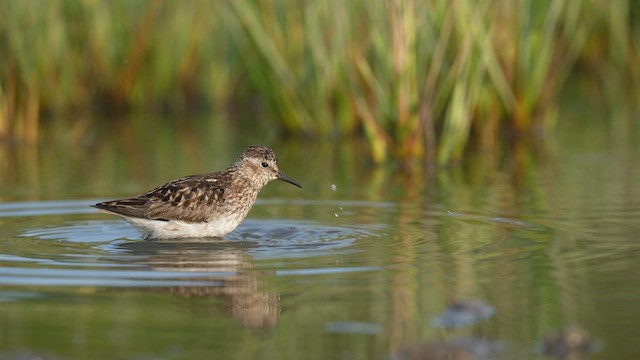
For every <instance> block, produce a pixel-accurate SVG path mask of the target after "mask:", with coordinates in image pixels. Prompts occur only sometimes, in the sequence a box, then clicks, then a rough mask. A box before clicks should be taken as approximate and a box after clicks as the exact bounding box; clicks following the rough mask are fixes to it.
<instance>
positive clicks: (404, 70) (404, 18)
mask: <svg viewBox="0 0 640 360" xmlns="http://www.w3.org/2000/svg"><path fill="white" fill-rule="evenodd" d="M638 10H640V7H638V6H637V5H635V3H632V2H629V1H625V0H620V1H616V2H613V3H610V2H608V1H604V0H555V1H537V0H520V1H512V0H497V1H496V0H451V1H449V0H447V1H444V0H443V1H415V0H406V1H403V0H390V1H381V0H374V1H351V2H323V1H301V0H228V1H220V2H190V1H188V2H178V1H143V0H138V1H112V2H108V1H98V0H94V1H89V0H87V1H74V2H72V1H63V0H50V1H11V0H0V52H1V53H2V57H3V61H2V62H0V137H2V138H5V139H26V140H33V139H36V138H37V137H38V130H39V128H40V126H39V125H40V124H41V123H42V121H44V120H43V116H42V115H43V114H53V115H60V114H77V113H87V112H95V111H97V112H105V111H114V110H116V111H143V110H144V111H148V110H155V111H164V110H167V109H170V110H178V111H183V110H185V111H186V110H191V109H207V110H209V111H228V109H229V106H228V105H229V104H236V105H237V104H242V106H233V108H234V109H235V110H237V111H243V110H244V109H250V110H251V111H256V110H255V106H253V105H254V104H258V105H259V108H258V109H259V110H258V111H260V115H259V116H258V117H257V118H256V120H255V121H269V124H270V125H271V126H274V125H275V126H277V127H278V128H280V129H281V130H282V131H283V132H286V133H289V134H304V135H307V136H317V135H322V136H326V135H333V136H351V135H360V134H362V135H364V136H366V138H367V139H368V143H369V144H370V149H371V151H370V153H371V157H372V159H373V160H375V161H377V162H382V161H385V160H386V159H388V158H397V159H401V160H404V161H411V160H414V159H428V160H435V159H437V161H438V162H439V163H448V162H450V161H455V160H458V159H460V158H461V157H462V156H463V154H464V152H465V150H466V149H468V148H469V144H471V143H474V142H475V143H478V144H479V146H485V147H494V146H496V145H497V144H498V143H500V142H501V141H503V140H504V139H507V138H518V139H526V138H527V137H528V136H529V135H532V134H540V133H543V132H544V131H548V129H549V128H552V127H553V124H554V122H555V121H556V120H557V119H556V118H557V108H558V105H559V101H558V98H559V96H560V94H561V93H562V90H563V89H565V88H566V86H567V83H568V80H569V79H574V78H581V77H586V78H588V79H591V80H592V83H595V84H603V85H604V86H602V87H603V88H604V91H603V93H604V95H605V97H609V99H610V100H611V101H614V100H615V99H619V98H620V96H621V95H623V94H624V96H628V94H631V99H632V101H631V102H630V103H637V100H638V98H639V96H638V95H639V94H640V91H639V89H640V69H639V68H638V66H639V65H638V64H640V62H639V61H638V60H639V56H638V55H639V54H640V48H639V44H640V41H639V40H640V29H638V25H637V24H635V22H634V20H637V19H638V18H640V14H639V13H638ZM620 89H624V90H620ZM256 100H258V101H256ZM616 101H617V100H616ZM249 105H250V106H249ZM51 118H55V116H52V117H51ZM176 118H179V117H176ZM176 121H179V120H176Z"/></svg>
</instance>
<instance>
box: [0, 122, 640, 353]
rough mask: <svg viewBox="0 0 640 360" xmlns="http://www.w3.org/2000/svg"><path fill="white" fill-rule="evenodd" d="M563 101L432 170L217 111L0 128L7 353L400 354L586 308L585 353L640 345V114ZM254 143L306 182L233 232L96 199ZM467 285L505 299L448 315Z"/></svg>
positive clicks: (572, 319)
mask: <svg viewBox="0 0 640 360" xmlns="http://www.w3.org/2000/svg"><path fill="white" fill-rule="evenodd" d="M566 116H567V119H564V121H563V122H562V127H561V128H560V129H559V131H558V134H559V135H558V136H557V137H556V138H550V139H545V140H544V141H543V142H542V144H538V145H535V146H534V145H531V146H524V145H521V147H517V148H511V149H496V150H495V151H486V152H483V153H476V154H470V156H469V157H468V159H467V160H466V161H465V162H464V163H462V164H460V165H459V166H454V167H449V168H442V169H438V170H437V171H436V172H435V173H434V174H428V173H426V172H425V171H423V169H422V167H421V166H420V164H417V165H415V166H414V167H413V168H412V169H409V170H407V171H402V170H399V169H398V168H397V167H395V166H393V165H391V164H390V165H387V166H385V167H371V166H369V165H368V164H367V162H366V160H365V157H364V155H363V154H364V153H363V152H362V151H361V149H360V146H359V144H358V143H354V142H349V141H346V140H344V141H343V140H337V141H326V142H314V143H307V142H303V141H281V140H277V137H276V135H275V134H272V133H270V132H268V131H266V132H265V131H263V130H264V129H257V131H255V132H253V133H247V132H246V131H242V130H241V126H239V125H233V124H234V123H233V122H231V121H221V119H214V118H212V119H204V120H206V121H202V120H203V119H199V120H197V121H196V120H189V119H185V121H184V124H182V125H181V126H180V127H179V128H173V127H172V126H173V125H169V122H166V121H164V120H163V119H161V118H159V119H158V120H157V126H156V127H155V128H149V127H140V128H135V127H132V126H131V125H129V124H131V123H134V122H128V121H126V120H127V119H115V120H114V121H113V122H111V123H110V125H105V127H104V128H96V129H90V130H89V132H88V134H87V135H86V136H83V137H82V138H81V139H77V138H73V137H66V136H65V135H60V134H57V133H56V130H55V129H48V130H47V131H46V133H45V136H44V137H43V139H42V141H40V142H39V143H38V144H36V145H33V146H31V145H20V144H14V145H5V146H3V147H2V148H0V171H1V173H0V174H1V175H0V200H2V202H1V203H0V329H1V333H0V359H5V358H6V359H13V358H25V359H26V358H34V357H39V358H43V359H114V358H117V359H180V358H217V359H225V358H228V359H303V358H305V359H388V358H394V357H395V356H396V355H397V354H398V353H402V352H403V351H407V349H414V348H417V347H420V346H423V345H424V344H441V345H442V344H451V343H454V342H456V341H467V342H477V343H480V342H482V343H483V344H488V345H486V346H485V348H483V349H484V350H486V351H487V352H488V354H487V355H486V356H485V357H484V358H504V359H535V358H542V357H543V356H542V355H541V354H540V351H539V348H540V343H541V341H542V339H543V338H544V337H545V336H546V335H548V334H551V333H554V332H556V331H558V330H559V329H561V328H563V327H565V326H570V325H577V326H580V327H581V328H583V329H585V330H586V331H588V332H589V333H591V335H592V336H593V338H595V339H596V340H597V343H598V346H597V347H598V351H596V352H594V353H593V354H591V355H590V357H589V358H593V359H637V358H638V357H640V345H639V344H640V343H639V342H638V339H640V261H639V260H638V256H639V255H640V242H639V236H640V235H639V234H640V181H638V179H640V170H639V166H638V164H640V146H639V145H638V141H640V136H639V131H638V127H637V126H635V125H633V124H637V119H636V120H631V121H622V122H620V121H618V122H608V121H599V120H600V119H595V120H593V121H589V119H587V120H585V119H583V118H581V117H578V116H571V115H566ZM605 123H611V124H613V123H615V124H631V126H627V127H624V126H622V127H620V126H618V127H613V126H611V127H607V126H605V125H602V124H605ZM253 143H261V144H265V145H269V146H272V147H273V148H274V149H275V150H276V153H277V154H278V155H279V161H280V166H281V169H282V170H283V171H285V172H286V173H287V174H289V175H290V176H291V177H293V178H294V179H296V180H298V181H299V182H300V183H302V184H303V186H304V188H303V189H302V190H300V189H297V188H295V187H293V186H290V185H288V184H286V183H280V182H275V183H271V184H270V185H269V186H268V187H267V188H265V189H264V190H263V192H262V194H261V196H260V201H259V202H258V204H257V205H256V206H255V207H254V209H253V210H252V211H251V213H250V215H249V218H248V220H247V221H246V222H245V223H244V224H243V225H242V226H241V227H240V228H239V229H238V230H237V231H235V232H234V233H232V234H230V235H229V236H228V237H227V238H226V239H224V240H216V241H208V242H196V241H190V242H148V241H142V240H140V239H139V236H138V234H137V233H136V232H135V230H134V229H133V228H131V227H130V226H129V225H128V224H126V223H125V222H123V221H121V220H119V219H117V218H115V217H110V216H107V215H104V214H99V213H98V212H97V211H95V210H94V209H92V208H90V207H89V205H90V204H92V203H95V202H96V201H98V200H100V199H106V198H116V197H123V196H129V195H133V194H136V193H139V192H143V191H145V190H148V189H149V188H151V187H154V186H156V185H160V184H161V183H163V182H165V181H168V180H171V179H173V178H177V177H179V176H183V175H186V174H194V173H202V172H207V171H211V170H218V169H222V168H224V167H226V166H227V165H228V164H229V163H230V162H231V161H232V160H233V159H234V158H235V157H236V156H237V155H238V154H239V153H240V152H241V151H242V150H243V149H244V148H245V146H246V145H249V144H253ZM466 299H480V300H482V301H484V302H485V303H487V304H489V305H490V306H492V307H493V308H494V309H495V315H494V316H492V317H490V318H488V319H486V320H484V321H482V322H479V323H477V324H472V325H468V326H462V327H460V328H456V329H453V330H447V329H442V328H438V327H437V326H436V325H435V324H434V321H433V319H434V318H436V317H438V316H439V315H440V314H442V313H443V312H444V310H445V308H446V307H447V305H448V304H450V303H451V302H453V301H458V300H466ZM461 339H462V340H461ZM585 358H586V357H585Z"/></svg>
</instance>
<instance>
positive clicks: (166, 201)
mask: <svg viewBox="0 0 640 360" xmlns="http://www.w3.org/2000/svg"><path fill="white" fill-rule="evenodd" d="M220 182H221V181H220V178H216V177H213V176H203V175H195V176H187V177H184V178H180V179H178V180H174V181H172V182H170V183H167V184H165V185H162V186H160V187H157V188H155V189H153V190H151V191H149V192H147V193H146V194H144V195H140V196H136V197H132V198H129V199H121V200H113V201H107V202H103V203H99V204H96V205H95V207H97V208H98V209H102V210H106V211H109V212H113V213H116V214H119V215H124V216H132V217H138V218H146V219H152V220H181V221H186V222H203V221H206V220H207V219H208V218H209V216H210V215H211V214H212V213H214V212H215V211H216V208H217V207H218V205H219V204H220V203H221V202H222V201H224V198H223V195H224V188H223V187H222V186H220Z"/></svg>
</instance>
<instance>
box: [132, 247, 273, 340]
mask: <svg viewBox="0 0 640 360" xmlns="http://www.w3.org/2000/svg"><path fill="white" fill-rule="evenodd" d="M252 246H254V244H253V243H252V242H247V241H234V242H230V241H224V240H219V241H211V239H207V240H206V241H204V240H203V239H181V240H176V241H161V242H160V241H153V242H147V241H145V242H129V243H125V244H121V245H120V247H121V248H122V249H123V250H126V251H128V252H129V254H130V255H134V256H140V257H141V259H140V260H139V263H142V264H143V265H148V266H149V267H151V268H152V269H153V270H155V271H159V272H163V271H165V272H168V271H171V272H176V271H184V272H185V280H193V279H197V280H202V281H203V285H202V286H193V285H185V286H170V287H163V288H155V290H156V291H162V292H168V293H171V294H174V295H177V296H182V297H193V298H211V299H216V300H218V301H216V304H218V306H220V307H221V308H222V310H223V311H224V312H226V313H228V314H230V315H231V316H232V317H233V318H235V319H236V320H237V321H239V322H240V323H241V324H242V325H243V326H245V327H248V328H254V329H265V328H270V327H273V326H275V325H276V324H277V323H278V319H279V316H280V306H279V297H278V295H277V294H273V293H268V292H264V291H260V290H259V289H260V287H261V285H262V284H261V283H262V281H261V280H260V277H262V276H264V275H266V273H265V272H264V271H261V272H257V271H252V269H253V267H254V265H253V264H252V262H251V261H252V257H251V255H249V254H247V252H246V251H247V249H249V248H251V247H252ZM202 273H208V274H211V275H210V276H206V277H202V276H201V275H202ZM190 274H192V275H195V276H189V275H190ZM212 283H213V284H215V285H211V284H212Z"/></svg>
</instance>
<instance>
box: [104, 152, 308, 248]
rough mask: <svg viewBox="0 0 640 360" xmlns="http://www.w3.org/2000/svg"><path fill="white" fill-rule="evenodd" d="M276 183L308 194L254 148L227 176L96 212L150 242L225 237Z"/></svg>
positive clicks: (192, 180) (170, 187)
mask: <svg viewBox="0 0 640 360" xmlns="http://www.w3.org/2000/svg"><path fill="white" fill-rule="evenodd" d="M276 179H277V180H282V181H286V182H288V183H290V184H293V185H295V186H297V187H299V188H302V186H300V184H298V183H297V182H296V181H295V180H293V179H291V178H290V177H288V176H287V175H285V174H284V173H282V172H281V171H280V170H279V169H278V161H277V160H276V155H275V154H274V153H273V150H271V149H269V148H267V147H264V146H251V147H249V148H248V149H247V150H246V151H245V152H243V153H242V155H240V157H238V159H237V160H236V161H235V162H234V163H233V164H232V165H231V166H229V167H228V168H227V169H226V170H224V171H219V172H215V173H210V174H202V175H192V176H186V177H183V178H180V179H177V180H174V181H171V182H169V183H167V184H164V185H162V186H159V187H157V188H155V189H153V190H151V191H149V192H147V193H145V194H143V195H139V196H134V197H132V198H128V199H121V200H112V201H105V202H101V203H98V204H95V205H93V207H96V208H98V209H100V210H101V211H104V212H108V213H111V214H115V215H119V216H122V217H123V218H124V219H125V220H127V221H128V222H129V223H131V224H132V225H133V226H135V227H136V228H137V229H138V230H140V231H141V232H142V234H143V236H144V238H145V239H169V238H189V237H222V236H224V235H226V234H228V233H230V232H232V231H233V230H234V229H235V228H236V227H237V226H238V225H240V223H241V222H242V220H244V218H245V217H246V216H247V213H249V210H250V209H251V207H252V206H253V204H254V203H255V201H256V198H257V197H258V193H259V192H260V190H261V189H262V188H263V187H264V186H265V185H267V183H268V182H269V181H271V180H276Z"/></svg>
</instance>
